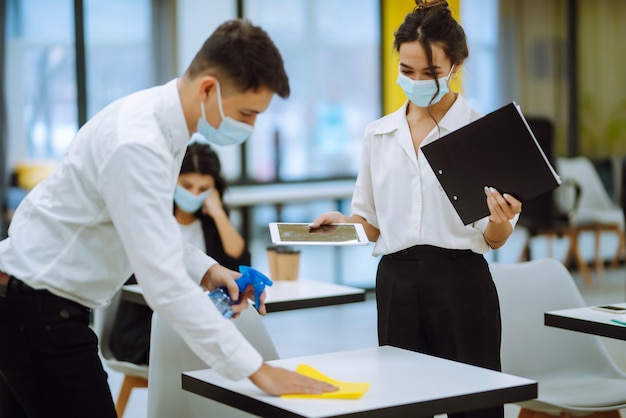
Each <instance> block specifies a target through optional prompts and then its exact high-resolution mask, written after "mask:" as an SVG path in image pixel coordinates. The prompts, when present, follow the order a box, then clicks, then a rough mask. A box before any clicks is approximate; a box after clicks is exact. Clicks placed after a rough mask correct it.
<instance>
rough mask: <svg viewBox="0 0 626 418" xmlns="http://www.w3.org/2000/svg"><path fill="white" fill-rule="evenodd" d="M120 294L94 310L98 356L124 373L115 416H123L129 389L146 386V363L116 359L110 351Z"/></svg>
mask: <svg viewBox="0 0 626 418" xmlns="http://www.w3.org/2000/svg"><path fill="white" fill-rule="evenodd" d="M121 296H122V292H121V291H118V292H117V293H116V294H115V295H114V296H113V298H112V299H111V303H110V304H109V305H108V306H105V307H102V308H98V309H95V310H94V332H95V333H96V335H97V336H98V339H99V344H98V347H99V350H100V356H101V357H102V360H103V362H104V364H106V365H107V366H108V367H109V368H110V369H111V370H115V371H117V372H120V373H123V374H124V380H123V381H122V386H121V388H120V392H119V394H118V396H117V400H116V402H115V410H116V411H117V416H118V417H120V418H121V417H122V416H124V410H125V409H126V404H127V403H128V399H129V398H130V394H131V391H132V390H133V389H134V388H145V387H148V365H146V364H134V363H130V362H128V361H121V360H117V359H116V358H115V356H114V355H113V353H112V352H111V348H110V340H111V330H112V328H113V321H114V320H115V314H116V313H117V308H118V306H119V304H120V300H121Z"/></svg>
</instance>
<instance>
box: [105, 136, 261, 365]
mask: <svg viewBox="0 0 626 418" xmlns="http://www.w3.org/2000/svg"><path fill="white" fill-rule="evenodd" d="M226 187H227V184H226V180H225V179H224V177H223V176H222V173H221V164H220V160H219V157H218V156H217V153H216V152H215V151H214V150H213V148H211V146H210V145H208V144H206V143H204V142H193V140H192V143H191V144H190V145H189V146H188V147H187V151H186V153H185V158H184V159H183V164H182V167H181V169H180V174H179V176H178V185H177V186H176V190H175V192H174V217H175V218H176V220H177V221H178V224H179V226H180V228H181V232H182V234H183V239H184V240H186V241H187V242H189V243H190V244H192V245H195V246H197V247H198V248H201V249H203V250H204V251H205V252H206V253H207V254H208V255H210V256H211V257H213V258H214V259H215V260H216V261H217V262H218V263H220V264H221V265H223V266H225V267H228V268H229V269H232V270H238V267H239V266H240V265H246V266H249V265H250V261H251V260H250V258H251V257H250V252H249V251H248V249H247V246H246V243H245V241H244V239H243V238H242V237H241V235H240V234H239V232H238V231H237V229H236V228H235V227H234V225H233V224H232V223H231V221H230V218H229V216H228V209H227V207H226V206H225V205H224V203H223V202H222V197H223V196H224V192H225V190H226ZM131 283H136V281H135V277H134V276H131V277H130V279H128V281H127V284H131ZM151 318H152V310H151V309H150V308H149V307H148V306H145V305H140V304H137V303H133V302H127V301H121V302H120V305H119V308H118V311H117V314H116V317H115V323H114V324H113V329H112V331H111V344H110V345H111V347H110V348H111V351H112V352H113V354H114V355H115V358H116V359H117V360H123V361H129V362H131V363H135V364H148V354H149V352H150V323H151Z"/></svg>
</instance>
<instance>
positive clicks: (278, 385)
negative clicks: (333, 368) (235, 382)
mask: <svg viewBox="0 0 626 418" xmlns="http://www.w3.org/2000/svg"><path fill="white" fill-rule="evenodd" d="M249 379H250V381H252V383H254V384H255V385H256V386H257V387H258V388H259V389H261V390H263V391H264V392H267V393H269V394H270V395H286V394H291V393H300V394H320V393H324V392H334V391H336V390H338V389H339V388H338V387H337V386H333V385H331V384H328V383H325V382H321V381H319V380H315V379H311V378H310V377H306V376H304V375H301V374H299V373H296V372H293V371H290V370H287V369H283V368H282V367H273V366H270V365H269V364H267V363H263V365H262V366H261V368H260V369H259V370H257V371H256V372H255V373H253V374H252V375H250V377H249Z"/></svg>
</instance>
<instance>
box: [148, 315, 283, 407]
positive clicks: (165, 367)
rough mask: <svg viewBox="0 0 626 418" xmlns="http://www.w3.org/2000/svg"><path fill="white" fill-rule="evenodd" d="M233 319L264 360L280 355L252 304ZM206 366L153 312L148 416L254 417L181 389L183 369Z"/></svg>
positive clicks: (274, 358) (203, 367) (188, 369)
mask: <svg viewBox="0 0 626 418" xmlns="http://www.w3.org/2000/svg"><path fill="white" fill-rule="evenodd" d="M234 323H235V325H236V326H237V328H238V329H239V331H240V332H241V333H242V334H243V335H244V337H246V339H247V340H248V341H249V342H250V343H251V344H252V345H253V346H254V348H256V349H257V351H258V352H259V353H260V354H261V356H262V357H263V359H264V360H265V361H269V360H276V359H278V358H279V357H278V352H277V351H276V347H275V346H274V343H273V342H272V339H271V337H270V335H269V333H268V331H267V328H266V327H265V324H264V323H263V319H262V317H261V316H260V315H259V314H258V313H257V311H256V310H254V308H252V307H250V308H248V309H246V310H245V311H243V312H242V314H241V315H240V316H239V317H238V318H237V319H235V320H234ZM207 367H208V366H207V365H206V363H204V362H203V361H202V360H200V358H199V357H198V356H196V354H195V353H193V352H192V351H191V349H190V348H189V346H187V344H186V343H185V342H184V341H183V339H182V338H181V337H180V336H179V335H178V333H176V331H174V329H173V328H172V327H171V326H170V324H169V323H168V322H167V321H166V320H164V319H163V318H160V317H159V315H158V314H157V313H154V314H153V315H152V333H151V336H150V379H149V384H148V416H149V417H150V418H171V417H185V418H193V417H207V416H215V417H220V418H222V417H224V418H226V417H235V416H236V417H253V415H250V414H247V413H245V412H242V411H238V410H236V409H234V408H230V407H227V406H225V405H223V404H220V403H217V402H214V401H211V400H210V399H206V398H202V397H200V396H198V395H195V394H193V393H190V392H187V391H183V390H182V388H181V373H182V372H185V371H191V370H198V369H206V368H207Z"/></svg>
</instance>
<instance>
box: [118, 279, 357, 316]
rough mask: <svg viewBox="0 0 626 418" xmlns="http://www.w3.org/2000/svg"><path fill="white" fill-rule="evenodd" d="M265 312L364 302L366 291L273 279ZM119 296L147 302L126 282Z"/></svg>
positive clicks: (324, 284)
mask: <svg viewBox="0 0 626 418" xmlns="http://www.w3.org/2000/svg"><path fill="white" fill-rule="evenodd" d="M265 294H266V299H265V307H266V309H267V312H268V313H269V312H279V311H287V310H292V309H303V308H314V307H319V306H329V305H338V304H342V303H352V302H363V301H364V300H365V290H363V289H360V288H357V287H351V286H344V285H339V284H335V283H329V282H322V281H317V280H306V279H298V280H290V281H282V280H281V281H279V280H275V281H274V284H273V285H272V286H269V287H266V288H265ZM122 298H123V299H124V300H128V301H131V302H135V303H141V304H144V305H145V304H146V301H145V300H144V298H143V292H142V291H141V288H140V287H139V285H137V284H129V285H125V286H124V287H123V289H122Z"/></svg>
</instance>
